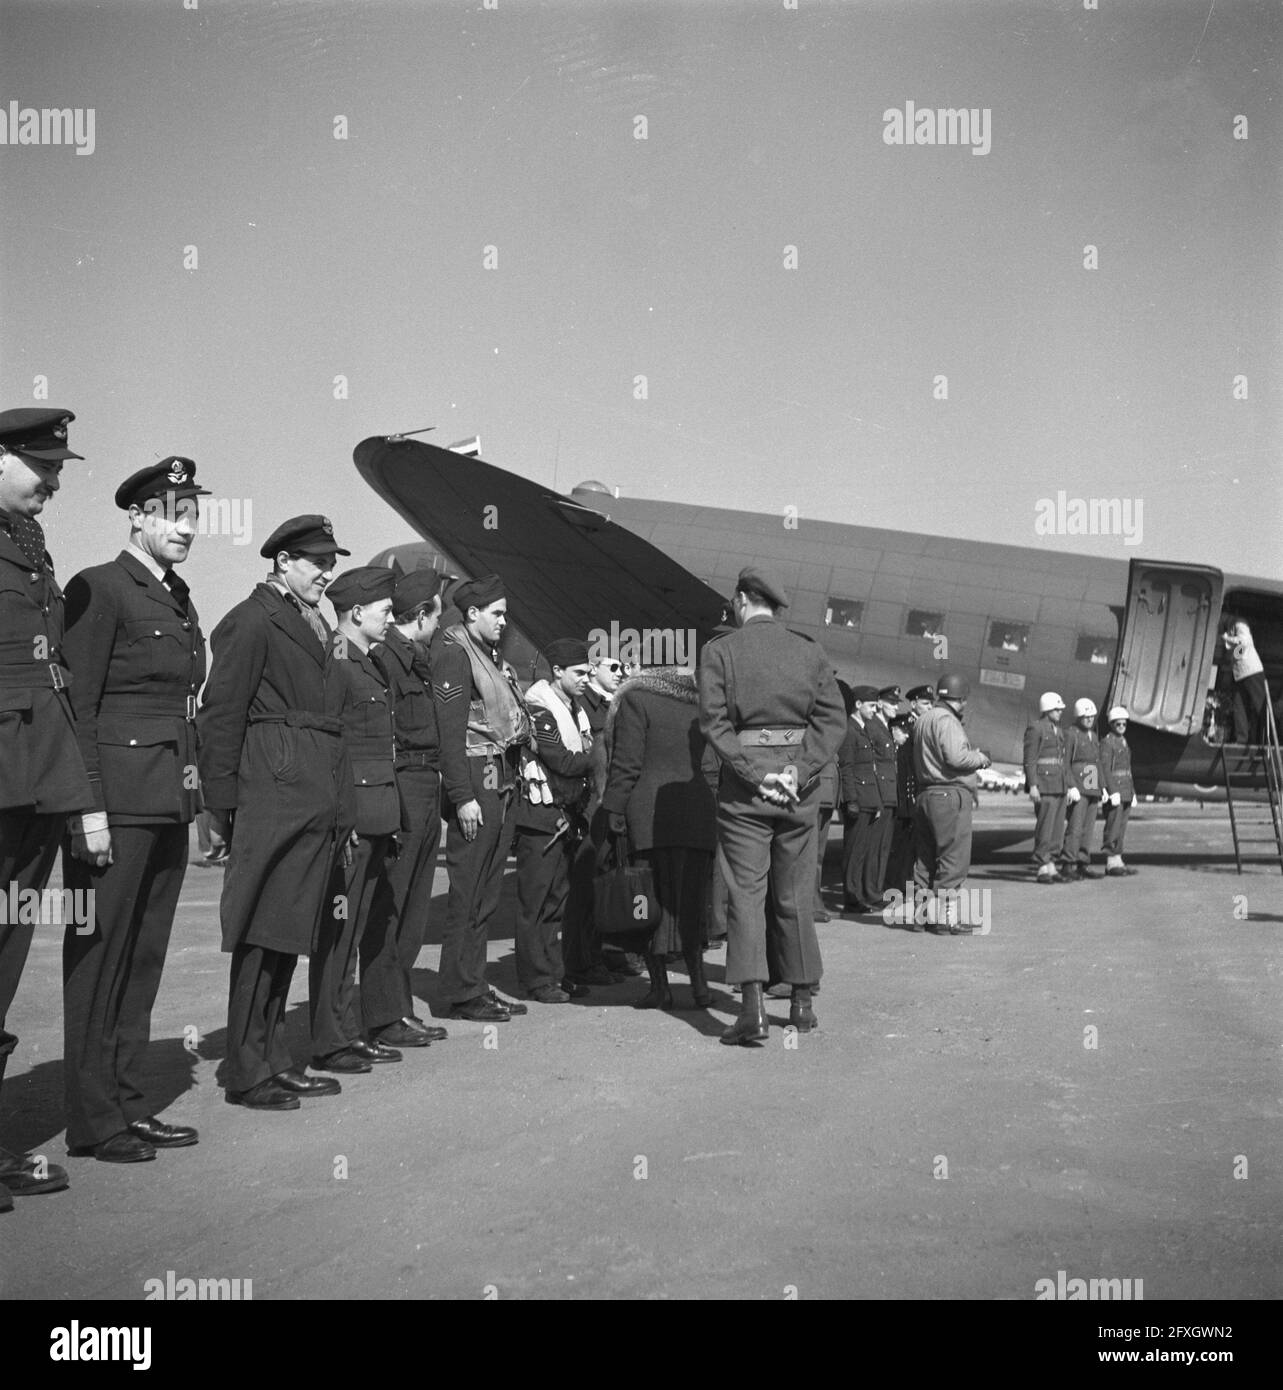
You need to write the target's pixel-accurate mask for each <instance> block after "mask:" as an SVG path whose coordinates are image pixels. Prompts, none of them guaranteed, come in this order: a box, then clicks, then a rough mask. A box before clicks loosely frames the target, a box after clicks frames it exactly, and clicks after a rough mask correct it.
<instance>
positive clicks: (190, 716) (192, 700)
mask: <svg viewBox="0 0 1283 1390" xmlns="http://www.w3.org/2000/svg"><path fill="white" fill-rule="evenodd" d="M186 718H187V722H188V723H189V724H194V723H195V722H196V697H195V695H189V696H188V697H187V715H186Z"/></svg>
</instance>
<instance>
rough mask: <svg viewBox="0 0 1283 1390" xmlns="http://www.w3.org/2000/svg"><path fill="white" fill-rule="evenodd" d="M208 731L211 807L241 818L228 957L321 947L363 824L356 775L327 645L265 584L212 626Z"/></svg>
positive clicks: (226, 917)
mask: <svg viewBox="0 0 1283 1390" xmlns="http://www.w3.org/2000/svg"><path fill="white" fill-rule="evenodd" d="M210 645H211V647H212V648H213V654H214V661H213V667H212V670H211V671H210V677H209V683H208V684H207V685H206V687H205V697H204V704H203V705H202V708H201V711H200V714H199V715H198V716H197V728H198V730H199V732H200V769H201V789H202V794H203V796H204V799H205V804H206V805H207V806H210V807H212V808H213V809H215V810H232V809H234V810H235V811H236V820H235V823H234V833H233V842H232V854H231V859H230V862H229V865H228V869H227V877H226V880H225V882H224V884H223V899H222V920H223V949H224V950H225V951H230V950H231V949H232V948H233V947H235V946H236V945H238V944H242V943H244V944H248V945H252V946H263V947H266V948H268V949H271V950H276V951H284V952H287V953H292V954H294V955H301V954H306V953H308V952H309V951H311V949H312V938H313V932H314V929H315V927H316V924H317V921H318V919H319V917H320V913H321V909H322V907H323V905H324V902H325V895H326V891H327V888H328V884H329V876H330V870H331V868H332V867H333V864H334V860H335V858H336V857H337V854H338V850H339V848H340V847H341V846H342V843H343V841H344V840H346V838H347V836H348V833H349V832H350V830H351V829H352V826H353V825H354V824H355V805H354V802H355V798H354V795H353V786H352V768H351V764H350V762H349V760H348V756H347V751H346V748H345V746H344V743H343V739H342V736H341V734H342V722H341V721H340V719H339V717H338V707H339V700H338V698H337V692H336V690H335V688H334V687H333V686H332V685H331V687H330V688H329V689H328V690H327V686H326V680H325V669H326V668H325V649H324V648H323V647H322V645H321V643H320V642H319V641H318V640H317V637H316V634H315V633H314V632H313V631H312V628H311V627H310V626H309V625H308V623H307V621H306V619H305V618H304V617H303V615H302V614H301V613H300V612H299V611H298V610H296V609H295V608H294V607H293V605H292V604H291V602H290V601H289V600H288V599H287V598H286V597H285V596H284V595H283V594H281V593H279V592H278V591H277V590H276V589H275V588H274V587H273V586H272V585H270V584H259V585H257V586H256V587H255V589H254V591H253V592H252V593H251V594H250V596H249V597H248V598H247V599H245V600H243V601H242V602H241V603H238V604H237V605H236V607H235V608H233V609H232V610H231V611H230V612H229V613H228V614H227V615H226V616H225V617H224V618H223V620H222V622H220V623H219V624H218V626H217V627H216V628H215V629H214V632H213V636H212V637H211V639H210Z"/></svg>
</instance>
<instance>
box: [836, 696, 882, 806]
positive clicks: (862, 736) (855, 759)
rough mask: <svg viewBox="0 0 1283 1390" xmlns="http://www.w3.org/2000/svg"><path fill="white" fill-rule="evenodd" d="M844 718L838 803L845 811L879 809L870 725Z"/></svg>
mask: <svg viewBox="0 0 1283 1390" xmlns="http://www.w3.org/2000/svg"><path fill="white" fill-rule="evenodd" d="M872 722H873V721H872V720H870V721H869V723H868V724H857V723H856V721H855V720H854V719H851V718H848V719H847V721H846V732H845V734H844V735H843V738H842V747H841V750H840V751H839V753H838V766H839V768H840V769H841V775H842V805H843V806H845V807H846V808H847V810H848V811H852V810H858V811H880V810H881V809H882V793H881V791H880V790H879V787H878V774H877V752H876V749H875V747H874V743H873V735H872V729H871V727H870V726H871V724H872Z"/></svg>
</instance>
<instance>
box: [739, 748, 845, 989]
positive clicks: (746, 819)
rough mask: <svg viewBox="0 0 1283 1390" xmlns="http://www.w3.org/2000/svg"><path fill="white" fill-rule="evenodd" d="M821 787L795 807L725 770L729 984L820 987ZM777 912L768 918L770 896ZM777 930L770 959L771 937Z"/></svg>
mask: <svg viewBox="0 0 1283 1390" xmlns="http://www.w3.org/2000/svg"><path fill="white" fill-rule="evenodd" d="M817 808H818V800H817V795H816V792H812V794H811V795H809V796H803V797H802V799H801V801H800V802H799V803H798V804H797V805H793V806H776V805H774V804H772V803H771V802H768V801H763V800H762V799H761V798H760V797H758V796H756V795H755V794H754V793H753V791H752V790H751V789H750V788H748V787H746V786H742V785H741V784H740V783H739V782H738V780H737V779H735V778H732V777H730V776H729V775H725V776H723V778H722V786H721V788H720V790H719V791H718V796H717V864H718V868H719V871H720V873H721V876H722V878H723V880H724V881H725V884H726V895H727V900H726V929H727V931H726V935H727V947H726V981H727V983H728V984H733V985H738V984H745V983H750V982H753V981H760V982H762V983H765V982H766V980H768V979H769V978H771V975H772V969H771V967H772V966H774V967H775V973H776V974H777V975H778V977H779V979H780V980H782V981H783V982H784V983H785V984H791V985H811V984H818V983H819V980H820V976H821V974H822V973H823V967H822V965H821V963H820V945H819V942H818V940H817V939H816V935H815V906H814V895H815V839H816V834H815V832H816V821H817ZM768 892H769V893H770V898H771V908H772V912H771V914H770V916H769V918H768V914H767V911H766V897H767V893H768ZM768 930H769V931H770V932H771V933H772V937H773V941H772V947H771V958H770V961H769V962H768V960H767V949H766V938H767V932H768Z"/></svg>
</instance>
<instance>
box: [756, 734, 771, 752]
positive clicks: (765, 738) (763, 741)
mask: <svg viewBox="0 0 1283 1390" xmlns="http://www.w3.org/2000/svg"><path fill="white" fill-rule="evenodd" d="M757 741H758V743H759V744H760V745H761V746H762V747H763V748H765V747H766V746H767V745H768V744H769V743H770V741H771V731H770V730H769V729H763V730H762V731H761V733H759V734H758V736H757Z"/></svg>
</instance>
